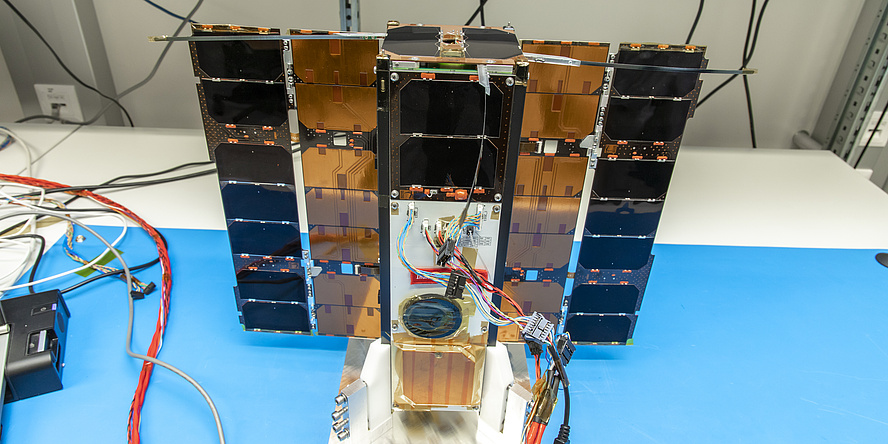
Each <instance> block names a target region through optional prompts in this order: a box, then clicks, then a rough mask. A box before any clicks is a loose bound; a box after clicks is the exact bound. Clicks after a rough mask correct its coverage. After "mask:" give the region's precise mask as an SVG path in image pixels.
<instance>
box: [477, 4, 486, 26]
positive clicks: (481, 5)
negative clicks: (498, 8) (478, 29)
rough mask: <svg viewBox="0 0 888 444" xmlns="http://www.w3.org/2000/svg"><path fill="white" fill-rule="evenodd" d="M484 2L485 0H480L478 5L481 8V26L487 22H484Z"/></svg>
mask: <svg viewBox="0 0 888 444" xmlns="http://www.w3.org/2000/svg"><path fill="white" fill-rule="evenodd" d="M486 2H487V0H481V4H480V5H479V6H478V7H479V8H481V26H487V24H486V23H484V3H486Z"/></svg>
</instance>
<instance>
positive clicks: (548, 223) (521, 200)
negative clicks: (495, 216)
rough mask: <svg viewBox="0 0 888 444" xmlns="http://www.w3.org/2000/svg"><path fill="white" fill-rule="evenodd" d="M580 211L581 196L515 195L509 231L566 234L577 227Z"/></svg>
mask: <svg viewBox="0 0 888 444" xmlns="http://www.w3.org/2000/svg"><path fill="white" fill-rule="evenodd" d="M579 211H580V199H579V198H574V197H547V196H532V197H528V196H515V198H514V199H513V200H512V225H511V226H510V227H509V231H510V232H511V233H556V234H565V233H567V232H568V231H570V230H572V229H573V228H575V227H576V224H577V213H578V212H579Z"/></svg>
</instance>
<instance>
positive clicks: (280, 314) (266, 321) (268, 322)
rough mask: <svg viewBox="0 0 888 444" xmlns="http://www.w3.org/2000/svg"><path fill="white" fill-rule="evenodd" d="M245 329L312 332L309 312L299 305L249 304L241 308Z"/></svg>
mask: <svg viewBox="0 0 888 444" xmlns="http://www.w3.org/2000/svg"><path fill="white" fill-rule="evenodd" d="M241 315H242V316H243V324H244V328H246V329H248V330H252V329H257V328H258V329H262V330H273V331H293V332H296V331H301V332H306V331H310V330H311V323H310V322H309V319H308V310H306V309H305V307H303V306H302V305H297V304H274V303H270V302H247V303H245V304H244V305H243V307H241Z"/></svg>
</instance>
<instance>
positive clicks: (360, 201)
mask: <svg viewBox="0 0 888 444" xmlns="http://www.w3.org/2000/svg"><path fill="white" fill-rule="evenodd" d="M305 205H306V207H307V209H308V223H309V224H311V225H334V226H340V227H368V228H378V227H379V207H378V206H377V205H378V204H377V197H376V193H373V192H372V191H366V190H365V191H359V190H342V189H329V188H314V189H312V190H309V191H307V192H306V193H305Z"/></svg>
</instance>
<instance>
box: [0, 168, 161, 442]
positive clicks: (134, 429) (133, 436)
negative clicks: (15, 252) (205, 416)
mask: <svg viewBox="0 0 888 444" xmlns="http://www.w3.org/2000/svg"><path fill="white" fill-rule="evenodd" d="M0 180H3V181H7V182H12V183H18V184H23V185H28V186H33V187H39V188H43V189H45V190H47V191H51V190H53V189H58V188H62V189H64V188H69V187H68V186H67V185H63V184H60V183H56V182H51V181H48V180H42V179H35V178H31V177H24V176H14V175H8V174H0ZM66 192H67V193H70V194H74V195H77V196H82V197H87V198H90V199H92V200H94V201H96V202H98V203H100V204H102V205H105V206H107V207H108V208H110V209H112V210H114V211H115V212H117V213H119V214H121V215H124V216H126V217H128V218H129V219H131V220H133V221H134V222H136V223H137V224H138V225H139V226H140V227H142V228H143V229H144V230H145V231H146V232H147V233H148V235H149V236H151V238H152V239H153V240H154V243H155V245H156V247H157V253H158V256H159V258H160V266H161V296H160V308H159V310H158V316H157V322H156V325H155V330H154V335H153V336H152V338H151V344H150V346H149V347H148V352H147V353H146V355H147V356H148V357H151V358H157V355H158V353H159V352H160V349H161V347H162V346H163V336H164V332H165V331H166V325H167V319H168V317H169V311H170V293H171V291H172V285H173V280H172V274H171V267H170V258H169V252H168V250H167V247H166V245H165V243H164V241H163V238H162V237H161V235H160V233H159V232H158V231H157V230H156V229H155V228H154V227H152V226H151V225H150V224H148V223H147V222H145V220H144V219H142V218H141V217H139V216H138V215H137V214H136V213H134V212H132V211H131V210H129V209H128V208H126V207H124V206H123V205H120V204H119V203H117V202H114V201H113V200H111V199H108V198H106V197H104V196H101V195H98V194H96V193H93V192H92V191H88V190H70V191H66ZM153 370H154V364H152V363H151V362H143V364H142V370H141V372H140V374H139V383H138V385H137V386H136V392H135V395H134V396H133V401H132V404H131V406H130V414H129V424H128V428H127V440H128V442H131V443H138V442H139V426H140V424H141V413H142V406H143V404H144V402H145V394H146V392H147V390H148V384H149V383H150V382H151V374H152V372H153Z"/></svg>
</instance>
